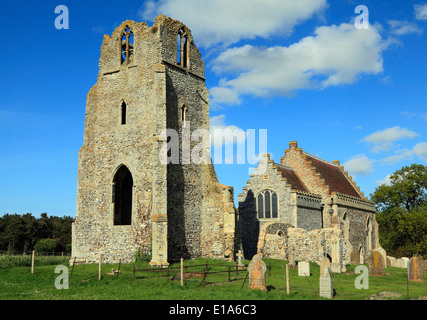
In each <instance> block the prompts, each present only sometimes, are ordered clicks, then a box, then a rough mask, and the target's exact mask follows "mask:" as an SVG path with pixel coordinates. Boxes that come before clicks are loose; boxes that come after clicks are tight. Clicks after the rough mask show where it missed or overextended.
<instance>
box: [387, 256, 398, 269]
mask: <svg viewBox="0 0 427 320" xmlns="http://www.w3.org/2000/svg"><path fill="white" fill-rule="evenodd" d="M387 258H388V261H389V265H388V266H389V267H395V266H396V260H397V259H396V258H395V257H390V256H387Z"/></svg>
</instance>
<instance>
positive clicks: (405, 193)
mask: <svg viewBox="0 0 427 320" xmlns="http://www.w3.org/2000/svg"><path fill="white" fill-rule="evenodd" d="M390 181H391V183H390V185H382V186H379V187H378V188H377V189H376V190H375V192H374V193H373V194H372V195H371V200H372V201H374V202H375V205H376V209H377V221H378V225H379V233H380V243H381V245H382V246H383V247H384V249H385V250H386V251H388V252H390V253H391V254H394V255H396V256H411V255H412V254H417V253H418V254H423V255H427V192H426V191H427V167H426V166H423V165H420V164H412V165H411V166H405V167H403V168H402V169H400V170H397V171H396V172H395V173H393V174H392V175H391V176H390Z"/></svg>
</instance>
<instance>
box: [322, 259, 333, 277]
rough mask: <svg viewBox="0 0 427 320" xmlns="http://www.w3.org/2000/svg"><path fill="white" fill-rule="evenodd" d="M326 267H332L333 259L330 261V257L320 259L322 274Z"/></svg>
mask: <svg viewBox="0 0 427 320" xmlns="http://www.w3.org/2000/svg"><path fill="white" fill-rule="evenodd" d="M325 267H328V268H329V269H331V261H329V259H328V258H326V257H323V258H322V261H320V274H322V273H323V269H325Z"/></svg>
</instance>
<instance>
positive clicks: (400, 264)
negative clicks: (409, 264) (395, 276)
mask: <svg viewBox="0 0 427 320" xmlns="http://www.w3.org/2000/svg"><path fill="white" fill-rule="evenodd" d="M394 266H395V267H396V268H405V262H404V261H403V260H402V259H396V264H395V265H394Z"/></svg>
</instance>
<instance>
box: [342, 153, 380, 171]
mask: <svg viewBox="0 0 427 320" xmlns="http://www.w3.org/2000/svg"><path fill="white" fill-rule="evenodd" d="M373 164H374V161H373V160H371V159H369V158H368V157H366V156H365V155H357V156H354V157H353V158H352V159H350V160H349V161H347V162H345V163H344V164H343V166H344V169H345V170H348V171H349V172H350V173H352V174H361V175H367V174H369V173H371V172H372V171H374V169H373Z"/></svg>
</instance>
